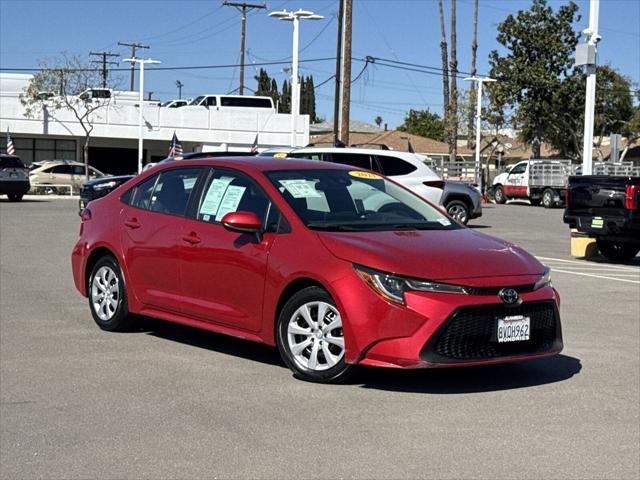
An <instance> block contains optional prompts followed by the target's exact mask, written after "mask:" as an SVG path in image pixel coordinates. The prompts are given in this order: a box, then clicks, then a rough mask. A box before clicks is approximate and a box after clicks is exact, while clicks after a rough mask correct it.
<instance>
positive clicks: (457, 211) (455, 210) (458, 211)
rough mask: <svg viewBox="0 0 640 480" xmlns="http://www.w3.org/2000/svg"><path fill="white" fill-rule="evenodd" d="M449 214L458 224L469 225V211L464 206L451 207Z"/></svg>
mask: <svg viewBox="0 0 640 480" xmlns="http://www.w3.org/2000/svg"><path fill="white" fill-rule="evenodd" d="M447 213H448V214H449V215H451V216H452V217H453V219H454V220H456V221H457V222H460V223H463V224H466V223H467V216H468V213H467V209H466V208H465V207H464V206H463V205H460V204H457V203H456V204H454V205H451V206H450V207H449V208H448V210H447Z"/></svg>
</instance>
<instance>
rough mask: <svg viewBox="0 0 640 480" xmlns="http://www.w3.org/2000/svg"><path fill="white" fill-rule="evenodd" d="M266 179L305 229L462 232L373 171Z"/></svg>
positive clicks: (282, 175)
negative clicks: (452, 230)
mask: <svg viewBox="0 0 640 480" xmlns="http://www.w3.org/2000/svg"><path fill="white" fill-rule="evenodd" d="M266 175H267V177H268V178H269V179H270V180H271V182H272V183H273V184H274V185H275V187H276V188H277V189H278V190H279V191H280V193H281V194H282V196H283V197H284V199H285V200H286V201H287V203H288V204H289V205H290V206H291V208H293V210H295V212H296V213H297V214H298V216H299V217H300V219H301V220H302V221H303V222H304V223H305V225H307V227H309V228H311V229H314V230H330V231H384V230H450V229H456V228H460V226H459V225H458V224H456V223H455V222H452V221H451V220H450V219H449V217H447V216H446V215H444V214H443V213H441V212H440V211H439V210H437V209H436V208H434V207H432V206H431V205H430V204H428V203H427V202H426V201H424V200H422V199H421V198H419V197H417V196H415V195H413V194H412V193H410V192H409V191H407V190H405V189H404V188H402V187H400V186H398V185H396V184H394V183H392V182H390V181H388V180H386V179H385V178H383V177H381V176H380V175H377V174H375V173H372V172H364V171H360V170H351V171H349V170H287V171H273V172H267V173H266Z"/></svg>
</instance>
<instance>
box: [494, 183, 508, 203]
mask: <svg viewBox="0 0 640 480" xmlns="http://www.w3.org/2000/svg"><path fill="white" fill-rule="evenodd" d="M493 199H494V200H495V201H496V203H499V204H504V203H507V197H506V196H505V195H504V189H503V188H502V185H498V186H496V188H494V189H493Z"/></svg>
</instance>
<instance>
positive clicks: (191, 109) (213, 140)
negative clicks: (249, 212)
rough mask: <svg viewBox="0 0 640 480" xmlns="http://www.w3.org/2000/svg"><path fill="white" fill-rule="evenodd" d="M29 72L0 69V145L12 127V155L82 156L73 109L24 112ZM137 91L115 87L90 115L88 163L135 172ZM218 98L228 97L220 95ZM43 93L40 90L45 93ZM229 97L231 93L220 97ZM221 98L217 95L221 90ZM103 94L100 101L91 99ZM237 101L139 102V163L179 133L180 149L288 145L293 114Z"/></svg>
mask: <svg viewBox="0 0 640 480" xmlns="http://www.w3.org/2000/svg"><path fill="white" fill-rule="evenodd" d="M31 78H32V76H31V75H26V74H13V73H2V72H0V139H1V140H0V150H1V151H3V152H4V151H5V148H6V133H5V132H7V131H9V132H10V133H11V138H12V140H13V144H14V146H15V148H16V151H17V154H18V155H19V156H20V157H21V158H22V159H23V161H25V163H31V162H35V161H42V160H54V159H56V160H59V159H64V160H78V161H80V160H81V159H82V147H83V144H84V137H85V135H84V131H83V129H82V126H81V124H80V123H79V122H78V120H77V119H76V118H75V116H74V114H73V112H72V111H70V110H67V109H57V110H53V109H51V108H50V103H49V102H50V100H46V98H45V99H44V100H43V101H42V108H40V109H38V110H39V112H38V113H36V114H35V115H34V116H33V118H28V117H27V116H25V107H24V106H23V105H22V103H21V102H20V94H21V93H22V92H23V91H24V89H25V87H26V86H27V85H28V83H29V81H30V79H31ZM136 95H137V94H136V93H134V92H113V94H112V97H111V98H110V99H109V100H108V101H105V105H104V106H103V107H101V108H99V109H98V110H96V111H95V112H94V114H93V116H92V121H91V123H92V125H93V127H94V128H93V131H92V133H91V142H90V146H89V163H90V164H91V165H93V166H95V167H96V168H97V169H99V170H101V171H104V172H105V173H111V174H125V173H133V172H135V171H136V170H137V163H138V125H139V113H140V110H139V108H140V107H139V102H138V101H137V99H136V97H135V96H136ZM222 97H225V96H224V95H223V96H222ZM43 98H44V97H43ZM225 98H227V99H228V100H229V102H227V104H229V103H230V102H231V101H232V100H233V98H234V97H225ZM218 100H220V97H218ZM95 101H104V100H95ZM232 103H234V105H231V106H229V105H228V106H225V105H224V102H220V101H218V104H217V105H210V106H186V107H180V108H167V107H162V106H160V104H159V103H158V102H157V101H145V102H143V129H144V152H143V159H144V162H143V163H148V162H155V161H158V160H161V159H163V158H165V157H166V156H167V153H168V151H169V146H170V142H171V138H172V137H173V134H174V132H175V133H176V135H177V137H178V139H179V140H180V143H181V144H182V147H183V150H184V152H195V151H228V152H248V151H250V150H251V147H252V145H253V144H254V141H255V139H256V136H257V137H258V147H259V150H263V149H265V148H269V147H275V146H283V145H290V144H291V120H292V119H291V115H289V114H282V113H277V111H276V109H275V108H273V107H271V108H253V107H251V106H248V107H245V106H240V105H238V103H240V102H239V101H237V97H236V100H235V101H233V102H232ZM296 131H297V135H296V145H298V146H304V145H307V144H308V143H309V116H308V115H299V116H298V119H297V128H296Z"/></svg>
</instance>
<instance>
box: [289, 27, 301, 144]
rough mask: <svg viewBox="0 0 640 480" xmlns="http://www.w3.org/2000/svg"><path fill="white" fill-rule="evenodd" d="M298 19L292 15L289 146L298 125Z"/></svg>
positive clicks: (294, 141) (293, 139)
mask: <svg viewBox="0 0 640 480" xmlns="http://www.w3.org/2000/svg"><path fill="white" fill-rule="evenodd" d="M299 26H300V20H299V19H298V17H297V16H294V17H293V54H292V56H293V60H292V65H291V146H292V147H295V146H296V133H297V127H298V111H299V108H300V105H299V102H300V97H299V95H298V93H299V92H298V37H299V34H298V32H299Z"/></svg>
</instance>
